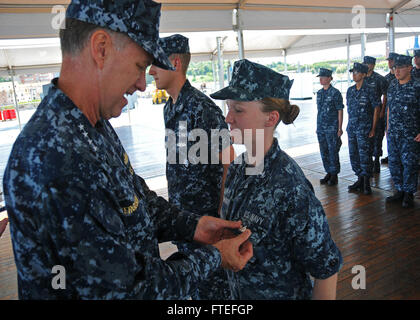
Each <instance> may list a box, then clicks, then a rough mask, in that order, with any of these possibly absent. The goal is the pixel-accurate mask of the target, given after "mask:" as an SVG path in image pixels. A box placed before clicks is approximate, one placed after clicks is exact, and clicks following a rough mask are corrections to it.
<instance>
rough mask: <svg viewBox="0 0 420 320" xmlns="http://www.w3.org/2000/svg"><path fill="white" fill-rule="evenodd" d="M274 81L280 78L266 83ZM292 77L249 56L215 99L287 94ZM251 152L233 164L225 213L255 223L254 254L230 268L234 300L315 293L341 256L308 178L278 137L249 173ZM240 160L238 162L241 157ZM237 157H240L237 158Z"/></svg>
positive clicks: (237, 64)
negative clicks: (314, 283) (316, 285)
mask: <svg viewBox="0 0 420 320" xmlns="http://www.w3.org/2000/svg"><path fill="white" fill-rule="evenodd" d="M270 82H273V83H275V84H276V85H272V86H271V85H270V86H267V83H270ZM291 85H292V81H290V80H289V78H288V77H287V76H284V75H281V74H279V73H277V72H275V71H273V70H270V69H269V68H267V67H264V66H261V65H259V64H256V63H252V62H249V61H247V60H240V61H237V62H235V65H234V68H233V77H232V80H231V82H230V84H229V86H228V87H226V88H224V89H222V90H220V91H218V92H216V93H214V94H212V95H211V96H212V97H213V98H216V99H233V100H240V101H255V100H261V99H263V98H264V97H275V98H282V99H288V97H289V90H290V87H291ZM247 157H248V156H247V153H245V154H242V155H240V156H239V157H238V158H237V159H235V161H234V162H233V163H232V164H231V165H230V167H229V170H228V174H227V178H226V183H225V191H224V198H223V205H222V210H221V215H222V217H223V218H226V219H228V220H238V219H240V220H241V221H242V224H243V225H244V226H246V227H247V228H249V229H251V230H252V234H251V236H250V241H251V242H252V244H253V252H254V257H253V258H251V260H250V261H249V262H248V264H247V266H246V267H245V268H244V269H243V270H241V271H239V272H237V273H231V272H228V277H229V287H230V289H231V294H232V298H233V299H310V298H311V296H312V283H311V280H310V277H309V275H310V274H311V275H312V276H313V277H315V278H318V279H325V278H328V277H330V276H332V275H334V274H335V273H337V272H338V271H339V269H340V268H341V265H342V257H341V254H340V251H339V250H338V248H337V246H336V245H335V243H334V242H333V240H332V239H331V236H330V232H329V227H328V222H327V219H326V216H325V213H324V210H323V208H322V205H321V203H320V202H319V200H318V199H317V198H316V196H315V194H314V191H313V187H312V185H311V183H310V182H309V181H308V180H307V179H306V178H305V176H304V174H303V172H302V170H301V169H300V168H299V166H298V165H297V164H296V162H295V161H294V160H292V159H291V158H290V157H289V156H288V155H287V154H286V153H285V152H284V151H282V150H281V149H280V147H279V145H278V141H277V139H276V138H274V139H273V144H272V146H271V147H270V149H269V151H268V152H267V154H266V155H265V157H264V161H263V162H262V163H263V166H261V165H260V168H255V167H253V168H254V169H257V170H255V172H260V173H259V174H251V175H250V174H249V173H248V172H247V170H248V169H250V168H252V167H250V166H249V165H248V163H249V161H248V159H247ZM239 160H240V161H239ZM238 161H239V163H238Z"/></svg>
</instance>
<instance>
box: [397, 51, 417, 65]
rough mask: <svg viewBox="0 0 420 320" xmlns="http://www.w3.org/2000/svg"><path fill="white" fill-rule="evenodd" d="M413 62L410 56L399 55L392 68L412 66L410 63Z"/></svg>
mask: <svg viewBox="0 0 420 320" xmlns="http://www.w3.org/2000/svg"><path fill="white" fill-rule="evenodd" d="M412 60H413V57H411V56H405V55H403V54H399V55H398V56H397V57H396V58H395V63H394V66H395V67H404V66H412V65H413V64H412V63H411V61H412Z"/></svg>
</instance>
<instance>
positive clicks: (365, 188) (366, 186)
mask: <svg viewBox="0 0 420 320" xmlns="http://www.w3.org/2000/svg"><path fill="white" fill-rule="evenodd" d="M363 194H366V195H368V194H372V189H371V188H370V179H369V177H363Z"/></svg>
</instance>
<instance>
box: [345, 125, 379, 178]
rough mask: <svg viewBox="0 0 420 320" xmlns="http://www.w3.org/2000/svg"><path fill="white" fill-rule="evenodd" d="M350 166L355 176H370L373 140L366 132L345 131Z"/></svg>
mask: <svg viewBox="0 0 420 320" xmlns="http://www.w3.org/2000/svg"><path fill="white" fill-rule="evenodd" d="M347 136H348V138H349V154H350V163H351V168H352V169H353V171H354V173H355V174H356V176H358V177H360V176H365V177H371V176H372V170H373V161H372V153H373V140H374V138H369V134H368V133H364V132H347Z"/></svg>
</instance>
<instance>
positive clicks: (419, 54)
mask: <svg viewBox="0 0 420 320" xmlns="http://www.w3.org/2000/svg"><path fill="white" fill-rule="evenodd" d="M414 56H415V57H420V49H415V50H414Z"/></svg>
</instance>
